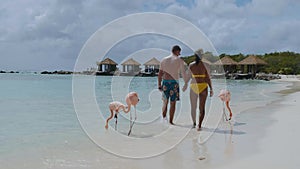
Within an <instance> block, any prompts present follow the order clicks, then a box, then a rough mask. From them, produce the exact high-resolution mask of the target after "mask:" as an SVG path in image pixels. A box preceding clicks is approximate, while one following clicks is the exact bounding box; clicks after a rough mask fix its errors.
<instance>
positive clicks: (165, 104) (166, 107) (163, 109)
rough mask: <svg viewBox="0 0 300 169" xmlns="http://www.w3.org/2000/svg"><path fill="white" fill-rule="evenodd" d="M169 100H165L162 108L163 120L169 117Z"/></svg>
mask: <svg viewBox="0 0 300 169" xmlns="http://www.w3.org/2000/svg"><path fill="white" fill-rule="evenodd" d="M168 101H169V100H168V99H164V100H163V107H162V116H163V118H166V117H167V111H168Z"/></svg>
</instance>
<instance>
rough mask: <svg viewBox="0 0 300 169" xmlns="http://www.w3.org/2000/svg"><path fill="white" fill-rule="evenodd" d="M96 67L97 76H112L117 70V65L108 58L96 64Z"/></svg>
mask: <svg viewBox="0 0 300 169" xmlns="http://www.w3.org/2000/svg"><path fill="white" fill-rule="evenodd" d="M97 65H98V71H97V74H98V75H113V74H114V72H115V71H116V70H117V65H118V64H117V63H116V62H115V61H113V60H111V59H110V58H106V59H104V60H103V61H101V62H97Z"/></svg>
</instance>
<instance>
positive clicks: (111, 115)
mask: <svg viewBox="0 0 300 169" xmlns="http://www.w3.org/2000/svg"><path fill="white" fill-rule="evenodd" d="M113 115H114V111H113V110H110V116H109V117H108V118H107V120H106V124H105V128H106V129H108V121H109V120H110V119H112V118H113Z"/></svg>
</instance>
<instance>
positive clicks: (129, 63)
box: [121, 58, 141, 66]
mask: <svg viewBox="0 0 300 169" xmlns="http://www.w3.org/2000/svg"><path fill="white" fill-rule="evenodd" d="M121 65H122V66H126V65H132V66H140V65H141V64H140V63H139V62H137V61H136V60H134V59H132V58H130V59H128V60H126V61H125V62H123V63H122V64H121Z"/></svg>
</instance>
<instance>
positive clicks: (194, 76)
mask: <svg viewBox="0 0 300 169" xmlns="http://www.w3.org/2000/svg"><path fill="white" fill-rule="evenodd" d="M192 77H193V78H196V77H203V78H204V77H205V75H194V74H192Z"/></svg>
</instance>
